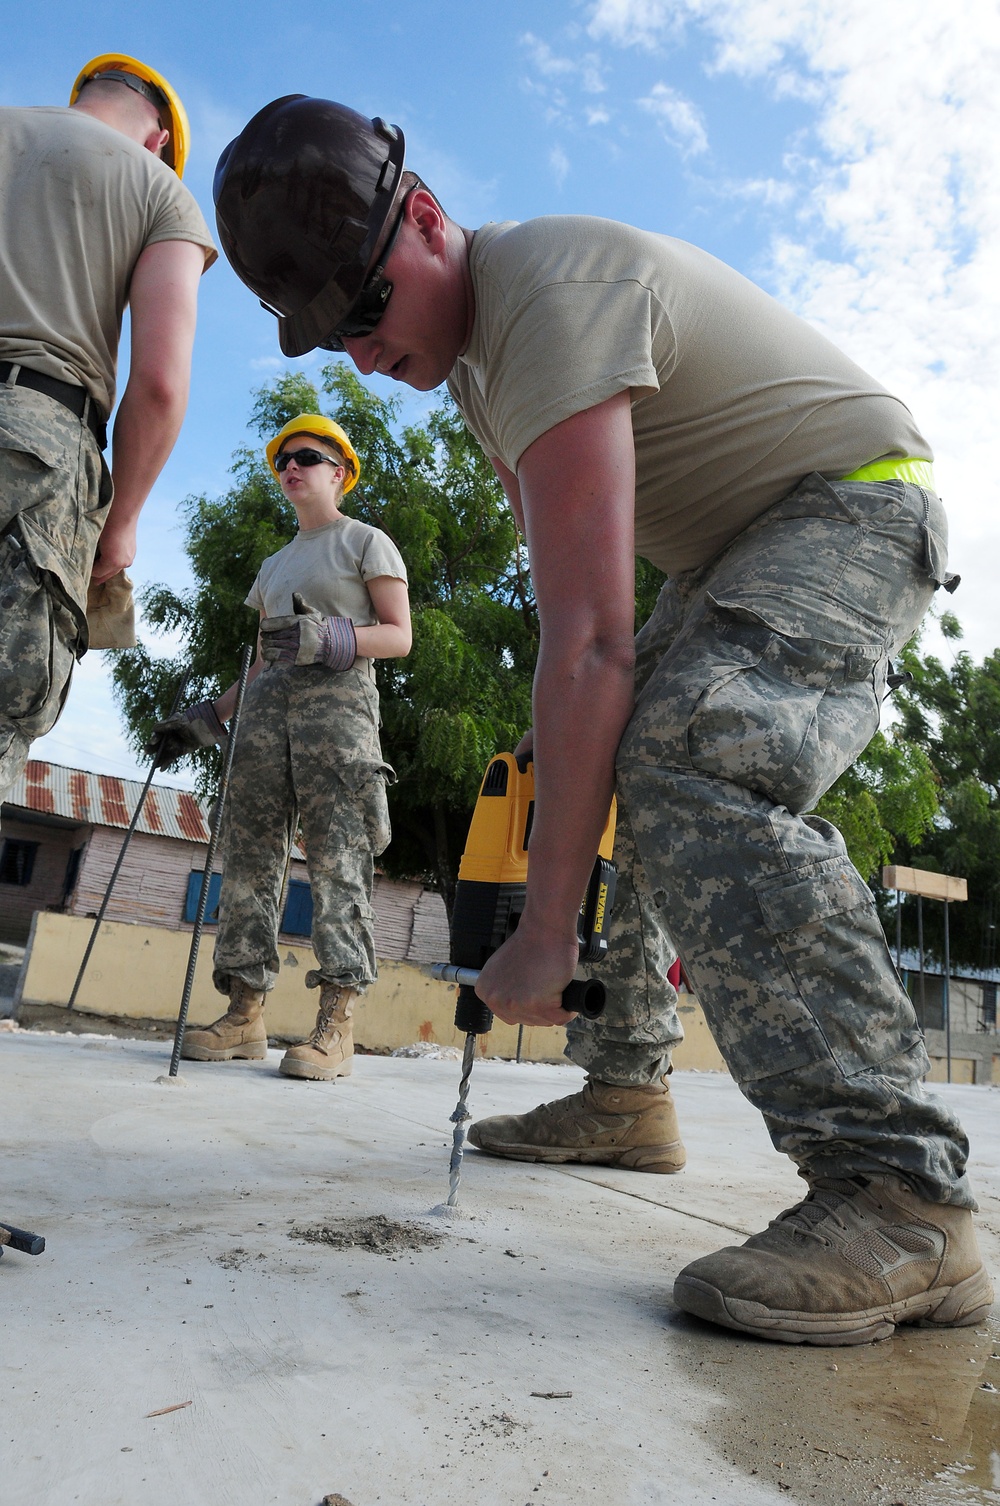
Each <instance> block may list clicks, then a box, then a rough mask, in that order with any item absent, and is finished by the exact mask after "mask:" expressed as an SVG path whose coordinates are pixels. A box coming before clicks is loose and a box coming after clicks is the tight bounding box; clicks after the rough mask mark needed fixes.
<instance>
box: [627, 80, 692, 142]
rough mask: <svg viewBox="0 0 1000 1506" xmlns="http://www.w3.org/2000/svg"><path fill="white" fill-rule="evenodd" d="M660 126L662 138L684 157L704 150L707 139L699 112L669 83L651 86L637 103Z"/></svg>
mask: <svg viewBox="0 0 1000 1506" xmlns="http://www.w3.org/2000/svg"><path fill="white" fill-rule="evenodd" d="M639 104H640V106H641V108H642V109H643V110H648V112H649V113H650V115H652V116H653V117H654V118H655V119H656V120H657V121H658V122H659V125H660V129H661V130H662V132H663V134H664V136H665V137H666V138H667V140H668V141H669V142H671V143H672V144H673V145H674V146H676V147H677V149H678V151H679V152H680V153H681V155H682V156H684V157H689V156H692V155H697V154H698V153H700V152H705V151H707V150H708V137H707V135H706V134H705V125H704V122H703V120H702V116H701V111H700V110H699V109H698V108H697V106H696V105H694V104H692V102H691V100H689V99H685V97H684V95H683V94H681V93H679V92H678V90H676V89H673V88H671V86H670V85H669V84H662V83H661V84H654V85H653V87H652V89H650V91H649V94H648V95H647V96H646V97H645V98H644V99H640V100H639Z"/></svg>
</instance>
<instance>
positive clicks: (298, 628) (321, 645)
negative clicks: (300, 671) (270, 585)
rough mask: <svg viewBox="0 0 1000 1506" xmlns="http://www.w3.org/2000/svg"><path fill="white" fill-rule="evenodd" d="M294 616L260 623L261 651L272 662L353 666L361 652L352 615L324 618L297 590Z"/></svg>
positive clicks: (333, 667) (328, 666) (331, 667)
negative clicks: (350, 616)
mask: <svg viewBox="0 0 1000 1506" xmlns="http://www.w3.org/2000/svg"><path fill="white" fill-rule="evenodd" d="M292 606H293V607H294V608H295V612H294V615H293V616H291V617H265V618H264V620H263V622H262V623H261V625H260V651H261V654H262V656H263V657H264V658H265V659H267V660H268V661H269V662H270V663H271V664H275V663H278V664H325V665H326V667H327V669H338V670H344V669H350V667H351V665H352V664H353V663H354V660H355V658H356V657H357V653H358V638H357V634H356V633H355V631H354V623H353V622H352V621H351V619H350V618H349V617H323V616H321V615H320V613H319V612H317V611H316V610H315V609H314V608H313V607H311V606H309V605H308V603H307V602H305V601H303V599H302V597H301V596H300V595H299V593H298V592H297V591H296V592H295V594H294V595H293V596H292Z"/></svg>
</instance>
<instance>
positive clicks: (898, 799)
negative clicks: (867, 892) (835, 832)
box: [816, 732, 938, 881]
mask: <svg viewBox="0 0 1000 1506" xmlns="http://www.w3.org/2000/svg"><path fill="white" fill-rule="evenodd" d="M937 808H938V792H937V779H936V777H935V774H934V770H933V768H932V767H931V762H930V759H929V758H928V757H927V754H926V753H925V752H924V750H923V748H921V747H919V746H918V745H917V744H916V743H911V742H907V741H905V740H904V739H901V738H895V737H887V736H886V735H885V733H883V732H876V734H875V736H874V737H873V738H872V740H871V742H870V743H869V744H868V747H867V748H866V749H865V751H864V752H863V753H862V754H861V756H860V758H858V759H857V761H856V762H855V763H853V764H852V765H851V767H850V768H849V769H847V770H846V771H845V772H844V773H843V774H841V776H840V778H839V779H838V780H837V782H836V784H835V785H833V787H832V788H831V789H829V790H828V791H827V793H826V794H825V795H824V796H823V797H822V799H821V800H820V801H819V802H818V803H817V805H816V814H817V815H818V816H824V817H825V818H826V819H827V820H828V821H832V822H833V824H834V826H837V827H839V828H840V831H841V833H842V834H843V838H844V841H845V842H846V844H847V851H848V853H849V854H850V858H851V862H852V863H853V864H854V866H855V868H857V870H858V872H859V873H860V874H862V876H863V877H865V878H868V879H873V878H874V879H875V880H876V881H877V879H878V876H879V874H880V873H881V870H882V867H883V865H884V864H886V863H890V862H892V860H893V854H894V853H895V852H896V850H897V848H898V847H899V844H900V843H901V842H905V843H909V844H911V845H912V844H913V843H916V842H918V841H919V840H920V838H921V836H922V835H923V834H924V832H925V831H927V829H928V828H929V827H930V825H931V823H932V821H933V819H934V814H935V812H936V811H937Z"/></svg>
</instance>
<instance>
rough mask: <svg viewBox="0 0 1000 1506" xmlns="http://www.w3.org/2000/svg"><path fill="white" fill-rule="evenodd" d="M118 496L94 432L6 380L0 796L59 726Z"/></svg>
mask: <svg viewBox="0 0 1000 1506" xmlns="http://www.w3.org/2000/svg"><path fill="white" fill-rule="evenodd" d="M110 501H111V478H110V476H109V475H108V472H107V468H106V467H105V465H104V463H103V461H102V459H101V452H100V450H99V448H98V446H97V441H96V440H95V439H94V436H93V435H92V434H91V432H90V430H89V429H88V428H87V427H86V426H85V425H84V424H82V423H81V422H80V420H79V419H78V418H75V417H74V416H73V414H72V413H70V411H69V409H68V408H64V407H63V406H62V404H61V403H57V402H56V401H55V399H54V398H51V397H46V396H45V395H44V394H42V393H40V392H32V391H31V390H30V389H29V388H26V387H11V386H9V385H7V384H6V383H0V800H2V799H3V797H4V795H5V794H6V792H7V790H8V789H9V788H10V786H11V785H12V784H13V783H14V781H15V779H17V778H18V776H19V775H20V774H21V772H22V771H23V769H24V765H25V763H26V762H27V759H28V752H29V750H30V748H31V744H32V741H33V740H34V738H36V737H41V736H42V734H43V733H45V732H48V731H50V729H51V728H52V727H54V726H55V724H56V722H57V720H58V718H59V714H60V712H61V711H62V708H63V705H64V703H65V700H66V696H67V694H68V692H69V682H70V676H71V675H72V672H73V664H74V662H75V660H76V659H78V658H80V657H81V656H82V655H83V654H84V653H85V651H86V648H87V617H86V602H87V582H88V581H89V579H90V570H91V566H92V565H93V561H94V554H95V552H96V549H97V541H98V538H99V537H100V533H101V528H102V526H103V523H104V519H105V517H106V516H107V510H108V506H109V504H110Z"/></svg>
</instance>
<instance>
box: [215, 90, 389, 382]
mask: <svg viewBox="0 0 1000 1506" xmlns="http://www.w3.org/2000/svg"><path fill="white" fill-rule="evenodd" d="M403 151H404V141H403V133H402V131H400V130H399V128H398V127H397V126H392V125H387V124H386V122H385V121H384V120H381V119H379V118H376V119H375V120H369V119H368V117H367V116H365V115H359V114H358V113H357V111H355V110H349V109H348V108H347V107H346V105H338V104H335V103H334V101H333V100H332V99H311V98H310V97H309V96H308V95H306V94H287V95H285V97H284V98H283V99H276V100H273V101H272V103H271V104H269V105H265V106H264V108H263V110H260V111H258V113H257V114H256V115H255V116H254V117H253V119H252V120H251V121H250V122H249V123H248V124H247V125H246V126H244V128H243V130H242V131H241V132H240V134H239V135H238V136H237V137H236V139H235V141H231V142H230V143H229V145H228V146H227V147H226V149H225V151H224V152H223V153H222V156H221V157H220V158H219V164H218V167H217V168H216V170H215V184H214V190H213V192H214V196H215V211H216V217H217V220H218V226H219V239H220V241H221V243H222V248H223V250H224V251H225V253H226V256H227V257H228V258H229V261H230V262H231V263H232V266H233V269H234V270H235V272H236V274H237V276H238V277H239V278H240V279H241V280H242V281H243V282H245V283H246V285H247V287H248V288H251V289H252V290H253V292H255V293H256V294H257V297H258V298H259V299H260V300H261V302H262V303H263V304H264V306H265V307H266V308H269V309H270V311H271V312H272V313H274V314H276V315H277V317H278V339H279V341H280V343H281V349H282V351H283V352H284V354H285V355H286V356H301V355H305V353H306V352H307V351H310V350H312V349H313V348H314V347H315V346H317V345H324V346H325V345H327V344H328V342H329V341H330V340H331V337H332V336H333V334H334V331H335V330H336V328H337V326H338V325H339V324H340V322H341V320H342V319H343V318H344V316H345V314H346V313H347V312H348V310H349V309H350V307H351V304H352V303H353V302H354V301H355V299H356V298H357V296H358V294H359V293H360V292H361V289H362V287H363V285H364V281H365V273H366V271H367V269H368V267H369V265H370V263H371V261H372V258H373V256H374V253H375V247H376V244H377V242H378V238H379V233H380V231H381V230H382V227H383V225H384V224H385V221H386V219H387V217H388V215H389V211H390V210H391V208H392V206H393V202H394V199H395V198H396V196H397V193H398V190H399V185H400V180H401V178H402V173H403ZM335 348H339V346H337V347H335Z"/></svg>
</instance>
